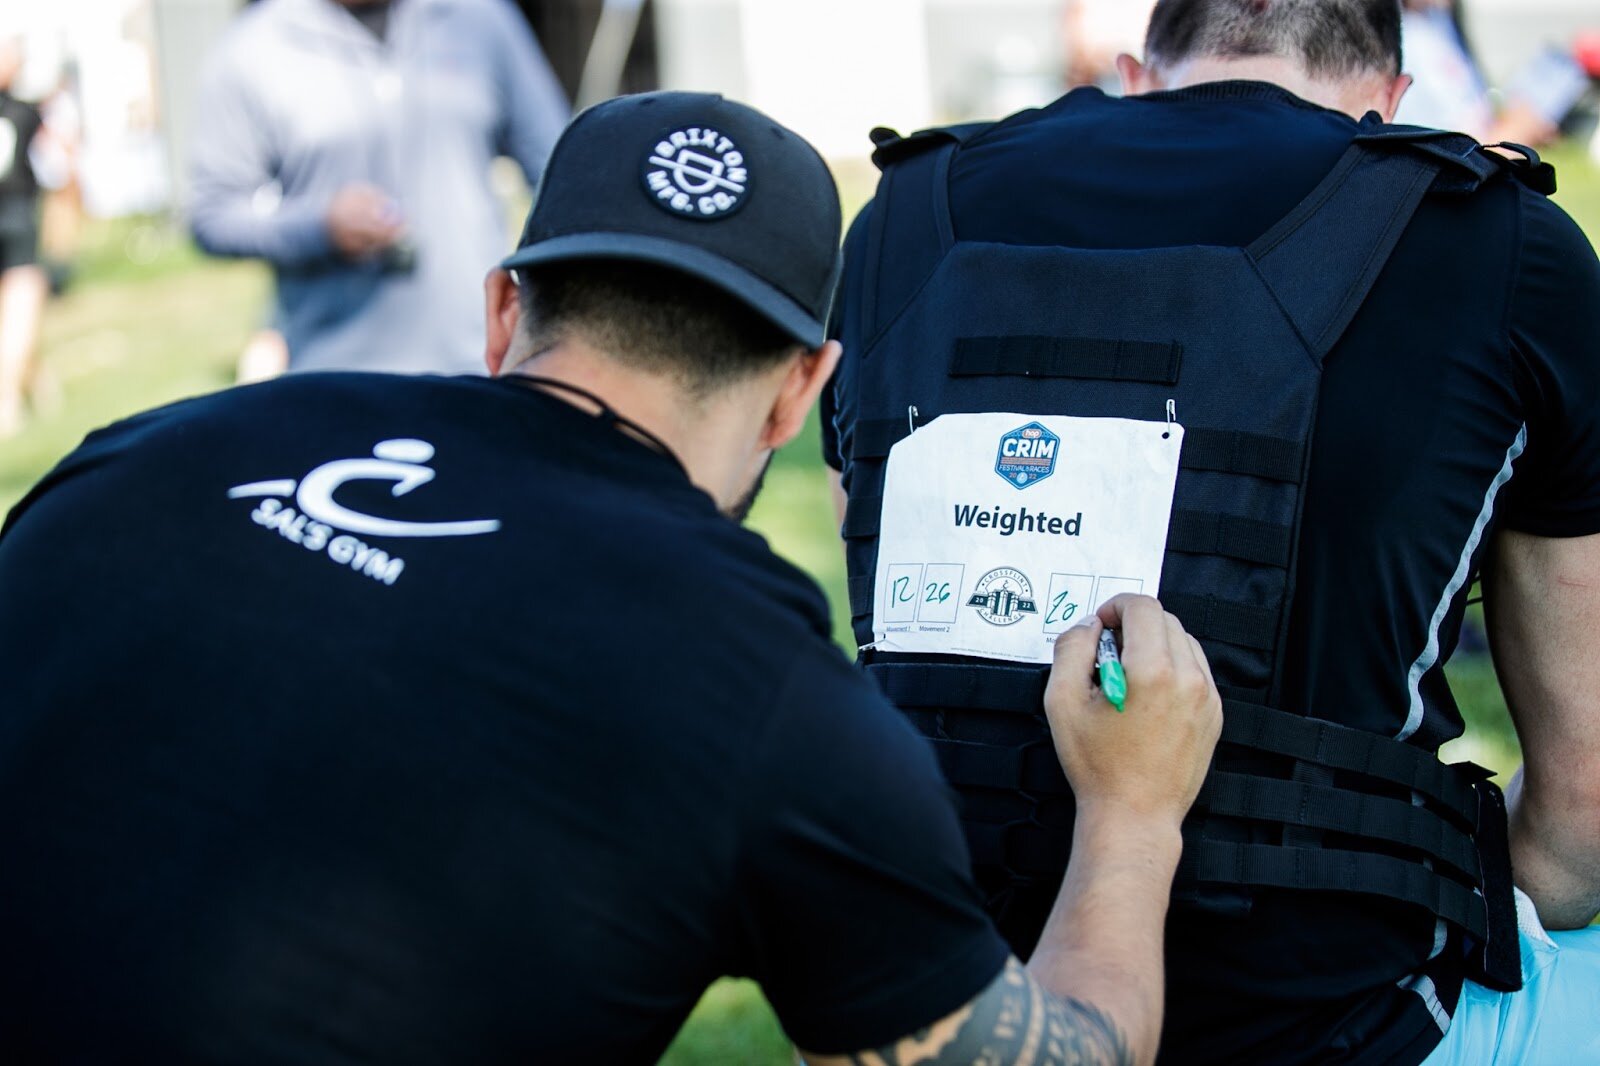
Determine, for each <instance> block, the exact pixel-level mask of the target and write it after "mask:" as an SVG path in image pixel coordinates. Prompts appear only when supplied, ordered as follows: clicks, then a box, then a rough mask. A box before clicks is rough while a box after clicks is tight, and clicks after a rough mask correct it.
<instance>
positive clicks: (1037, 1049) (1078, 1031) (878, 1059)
mask: <svg viewBox="0 0 1600 1066" xmlns="http://www.w3.org/2000/svg"><path fill="white" fill-rule="evenodd" d="M849 1061H850V1062H851V1063H852V1064H853V1066H919V1064H921V1066H956V1064H958V1063H959V1064H961V1066H1013V1064H1015V1066H1132V1064H1133V1053H1132V1052H1131V1051H1130V1050H1129V1048H1128V1040H1127V1037H1126V1036H1124V1035H1123V1033H1122V1031H1121V1030H1120V1029H1118V1028H1117V1025H1116V1023H1115V1022H1114V1021H1112V1020H1111V1018H1110V1017H1108V1016H1107V1015H1106V1014H1105V1012H1103V1011H1101V1010H1099V1009H1098V1008H1096V1007H1095V1006H1094V1005H1093V1004H1091V1003H1084V1002H1081V1001H1079V1000H1076V999H1062V998H1060V997H1057V996H1053V995H1051V994H1050V993H1049V992H1046V991H1045V990H1044V989H1043V988H1041V987H1040V986H1039V984H1038V983H1037V982H1035V981H1034V979H1033V978H1032V977H1031V976H1029V974H1028V971H1027V970H1025V969H1023V967H1022V964H1021V963H1020V962H1018V961H1017V960H1016V959H1012V960H1011V961H1010V962H1008V963H1007V964H1006V968H1005V971H1004V972H1003V973H1002V974H1001V975H1000V976H999V977H997V978H995V979H994V982H993V983H992V984H990V985H989V987H988V988H986V989H984V990H983V991H982V992H980V993H979V994H978V996H977V998H975V999H974V1000H973V1001H972V1002H971V1003H968V1004H967V1005H966V1006H965V1007H963V1008H961V1009H960V1010H959V1011H956V1012H955V1013H954V1014H952V1015H950V1016H949V1017H947V1018H944V1019H943V1020H941V1021H939V1022H936V1023H935V1024H933V1025H931V1026H929V1027H928V1028H927V1029H924V1030H922V1031H921V1032H917V1033H913V1034H912V1035H910V1036H907V1037H905V1038H903V1039H901V1040H897V1041H896V1042H895V1043H893V1044H890V1045H888V1046H887V1047H881V1048H878V1049H876V1050H874V1051H866V1052H862V1053H860V1054H858V1055H852V1056H850V1058H849Z"/></svg>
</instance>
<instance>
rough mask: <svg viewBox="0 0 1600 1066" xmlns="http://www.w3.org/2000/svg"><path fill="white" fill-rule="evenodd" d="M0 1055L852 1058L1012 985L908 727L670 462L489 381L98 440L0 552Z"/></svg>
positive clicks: (243, 405)
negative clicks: (704, 1052) (714, 988)
mask: <svg viewBox="0 0 1600 1066" xmlns="http://www.w3.org/2000/svg"><path fill="white" fill-rule="evenodd" d="M0 590H3V591H0V677H3V678H4V679H5V680H4V707H5V713H4V714H3V715H0V810H5V811H7V812H8V815H7V817H5V818H0V869H3V870H4V871H5V872H4V876H0V944H4V945H5V950H4V951H3V952H0V1059H3V1060H5V1061H17V1062H23V1061H40V1060H42V1059H44V1058H51V1059H54V1060H58V1061H81V1062H108V1061H124V1060H126V1061H141V1062H202V1061H204V1062H210V1061H221V1060H224V1059H226V1060H229V1061H252V1062H294V1063H318V1062H335V1061H337V1062H346V1061H350V1060H352V1059H361V1060H364V1061H381V1062H392V1063H410V1062H417V1063H421V1062H484V1063H487V1062H519V1063H522V1062H533V1061H548V1062H558V1061H561V1062H565V1061H573V1062H607V1063H610V1062H650V1061H654V1060H655V1058H656V1057H657V1056H658V1055H659V1054H660V1052H661V1051H662V1050H663V1049H664V1048H665V1046H666V1044H667V1043H668V1042H669V1040H670V1039H671V1038H672V1036H673V1034H674V1032H675V1031H676V1029H677V1028H678V1026H679V1024H680V1023H681V1022H682V1020H683V1018H684V1017H685V1015H686V1014H687V1013H688V1012H689V1010H690V1009H691V1008H692V1007H693V1006H694V1004H695V1002H696V1000H697V998H698V997H699V995H700V993H701V991H702V990H703V989H704V988H705V986H706V984H707V983H708V982H710V981H712V980H714V979H715V978H717V977H718V976H720V975H723V974H737V975H748V976H751V977H754V978H756V979H758V980H759V981H761V983H762V984H763V986H764V987H765V989H766V992H767V994H768V996H769V997H770V999H771V1000H772V1003H773V1005H774V1006H775V1008H776V1009H777V1011H778V1014H779V1016H780V1017H781V1019H782V1020H783V1023H784V1025H785V1026H786V1028H787V1029H788V1031H789V1033H790V1035H791V1036H792V1037H793V1038H794V1039H795V1040H796V1041H798V1042H799V1043H800V1044H802V1045H804V1046H809V1047H811V1048H813V1049H817V1050H821V1051H833V1052H842V1051H845V1050H852V1049H858V1048H861V1047H865V1046H872V1045H876V1044H880V1043H882V1042H885V1041H887V1040H890V1039H893V1038H895V1037H897V1036H899V1035H903V1034H904V1033H905V1032H908V1031H910V1030H913V1029H914V1028H917V1027H920V1026H923V1025H926V1024H928V1023H929V1022H931V1021H933V1020H936V1019H937V1018H939V1017H941V1016H943V1015H944V1014H945V1013H948V1012H949V1011H951V1010H953V1009H955V1008H957V1007H959V1006H960V1005H961V1004H962V1003H964V1002H965V1001H966V1000H967V999H969V998H970V997H971V996H973V995H974V994H975V993H977V992H978V991H980V990H981V989H982V988H983V987H984V986H985V985H986V984H987V983H988V982H989V981H991V980H992V979H993V978H994V977H995V976H996V975H997V974H998V973H999V971H1000V968H1001V966H1002V965H1003V963H1004V959H1005V956H1006V949H1005V946H1004V944H1003V943H1002V942H1001V941H1000V940H999V938H998V936H997V935H996V934H995V933H994V932H993V930H992V928H991V926H990V925H989V923H988V920H987V918H986V917H985V916H984V915H983V912H982V909H981V904H980V901H979V899H978V898H977V894H976V890H975V889H974V888H973V886H972V884H971V882H970V879H969V874H968V872H967V859H966V852H965V847H964V845H963V843H962V841H961V837H960V830H959V827H958V826H957V824H956V820H955V816H954V813H953V810H952V807H951V805H950V802H949V798H948V794H947V791H946V788H945V786H944V783H943V781H942V780H941V779H940V777H939V773H938V769H937V767H936V765H935V763H934V761H933V759H932V757H931V755H930V753H929V752H928V751H927V750H926V746H925V745H924V744H923V742H922V741H921V740H920V738H918V737H916V736H915V735H914V734H913V733H912V732H911V731H910V729H909V728H907V727H906V726H905V724H904V723H903V722H902V721H901V720H900V717H899V715H897V714H896V713H895V712H894V711H893V710H892V709H891V708H889V707H888V706H887V705H885V704H883V703H882V702H881V700H880V699H879V697H878V696H877V695H876V694H875V693H874V692H873V691H872V689H871V687H870V685H869V684H868V683H867V682H865V681H864V680H863V679H861V678H860V677H859V676H858V675H857V674H856V672H855V671H854V670H853V669H852V668H851V666H850V665H849V663H848V661H847V660H846V659H845V657H844V656H843V655H842V654H841V653H840V652H839V651H838V650H837V649H836V648H835V647H834V646H833V645H832V644H831V642H830V640H829V635H828V623H827V613H826V610H825V605H824V603H823V599H822V597H821V595H820V593H819V591H818V590H817V588H816V586H815V585H814V584H813V583H812V582H811V581H810V580H808V579H807V578H806V577H804V576H803V575H802V574H801V573H799V572H798V571H797V570H795V569H794V568H793V567H791V566H789V565H788V564H786V563H784V562H782V561H781V560H779V559H778V558H777V557H775V556H774V555H773V554H772V552H771V551H770V550H769V549H768V547H767V546H766V544H765V542H764V541H763V540H762V539H761V538H760V537H758V536H756V535H754V534H753V533H750V532H748V531H746V530H743V529H741V528H739V527H738V526H737V525H736V524H734V523H733V522H731V521H728V520H727V519H725V518H724V517H723V516H721V515H720V514H719V513H718V512H717V511H716V509H715V507H714V505H713V504H712V502H711V500H710V498H709V497H708V496H706V495H705V494H704V493H703V492H701V491H699V490H698V489H696V488H695V487H693V485H692V484H691V483H690V482H689V480H688V479H687V477H686V475H685V473H684V471H683V470H682V468H681V467H680V466H679V465H678V464H677V462H676V461H675V460H674V459H672V458H671V457H669V456H666V455H664V454H662V453H660V452H658V451H655V450H652V449H651V448H650V447H647V446H646V445H644V444H643V443H641V442H640V441H638V440H637V439H635V438H633V437H631V436H629V435H627V434H625V433H623V432H621V431H619V430H618V429H617V428H615V427H614V426H613V425H611V424H609V423H607V422H606V421H604V420H601V419H598V418H595V417H591V416H590V415H589V414H587V413H585V412H583V411H580V410H579V409H577V408H575V407H573V406H571V405H569V404H567V403H565V402H563V401H561V400H558V399H554V398H552V397H551V396H549V395H547V394H545V393H543V392H539V391H536V390H533V389H530V388H528V387H526V386H522V385H518V384H517V383H514V382H511V381H506V380H483V379H475V378H451V379H444V378H431V379H430V378H402V377H387V376H378V375H357V374H328V375H312V376H306V377H298V378H290V379H284V380H281V381H278V382H274V383H271V384H267V385H262V386H256V387H252V388H248V389H240V390H234V391H231V392H226V393H222V394H218V395H216V396H211V397H207V398H202V399H197V400H191V401H187V402H184V403H181V404H178V405H175V406H173V407H169V408H165V409H162V410H160V411H156V412H153V413H149V414H145V415H141V416H138V417H136V418H133V419H131V420H129V421H127V422H123V423H121V424H119V425H116V426H113V427H111V428H109V429H106V430H102V431H100V432H98V433H95V434H93V435H91V436H90V437H89V439H88V440H87V441H86V442H85V443H84V445H83V446H82V447H80V448H79V449H78V450H77V451H76V452H74V453H73V454H72V455H71V456H70V457H69V458H67V459H66V460H65V461H64V462H63V463H62V464H61V465H60V466H59V467H58V468H57V469H56V470H55V471H54V472H52V473H51V474H50V475H48V476H47V477H46V478H45V479H44V481H42V482H41V483H40V485H39V486H38V487H36V488H35V490H34V491H33V492H32V493H31V494H30V495H29V496H28V497H27V498H26V499H25V500H24V501H23V502H22V503H21V504H20V505H19V506H18V508H17V509H16V510H15V511H14V512H13V513H12V515H11V517H10V519H9V522H8V524H7V526H6V528H5V531H4V534H3V537H0Z"/></svg>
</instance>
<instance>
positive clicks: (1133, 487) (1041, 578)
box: [873, 414, 1183, 663]
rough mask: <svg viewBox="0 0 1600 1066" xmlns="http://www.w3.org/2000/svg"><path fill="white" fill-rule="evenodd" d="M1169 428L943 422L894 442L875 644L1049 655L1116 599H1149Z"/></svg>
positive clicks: (1008, 417) (1107, 421) (1088, 422)
mask: <svg viewBox="0 0 1600 1066" xmlns="http://www.w3.org/2000/svg"><path fill="white" fill-rule="evenodd" d="M1182 447H1183V427H1182V426H1181V425H1178V424H1177V423H1176V422H1168V421H1152V422H1144V421H1137V420H1133V419H1125V418H1070V417H1066V416H1036V415H1019V414H958V415H943V416H941V417H939V418H936V419H934V420H933V421H932V422H930V423H928V424H927V425H926V426H924V427H922V428H920V429H918V430H917V431H916V432H914V433H912V434H911V435H910V436H908V437H906V438H905V439H904V440H902V441H900V442H899V443H898V444H896V445H895V446H894V449H893V450H892V451H891V452H890V454H889V463H888V468H887V470H886V472H885V475H884V492H883V518H882V523H881V526H880V532H879V539H878V568H877V573H876V578H875V583H874V589H873V637H874V647H876V648H878V649H879V650H882V651H896V652H923V653H935V654H948V655H976V656H981V657H984V658H992V659H1007V660H1012V661H1016V662H1038V663H1046V662H1049V661H1050V658H1051V654H1052V650H1053V646H1054V643H1055V638H1056V637H1057V636H1058V635H1059V634H1060V633H1061V632H1062V631H1063V630H1065V629H1067V628H1069V627H1070V626H1074V625H1077V624H1078V623H1079V622H1082V621H1084V620H1086V619H1087V618H1088V617H1089V616H1090V615H1091V614H1092V613H1093V612H1094V611H1095V609H1096V608H1098V607H1099V606H1100V605H1101V604H1102V603H1104V602H1105V601H1106V600H1109V599H1111V598H1112V597H1113V596H1116V595H1118V594H1119V593H1123V592H1143V593H1148V594H1150V595H1154V594H1155V592H1156V590H1157V589H1158V588H1159V587H1160V584H1161V561H1162V556H1163V554H1164V553H1165V549H1166V542H1167V525H1168V522H1169V521H1170V519H1171V515H1172V496H1173V490H1174V488H1175V487H1176V485H1177V478H1178V456H1179V453H1180V452H1181V450H1182Z"/></svg>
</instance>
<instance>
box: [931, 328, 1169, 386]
mask: <svg viewBox="0 0 1600 1066" xmlns="http://www.w3.org/2000/svg"><path fill="white" fill-rule="evenodd" d="M1182 361H1183V346H1182V345H1181V344H1179V343H1178V342H1176V341H1173V342H1171V343H1169V344H1155V343H1151V342H1148V341H1128V340H1104V339H1101V338H1097V337H1049V336H1043V337H1028V336H1017V337H958V338H956V343H955V349H954V351H953V352H952V353H951V356H950V376H951V377H957V378H962V377H993V376H1012V377H1034V378H1078V379H1080V380H1088V381H1140V382H1147V383H1150V384H1155V385H1173V384H1176V383H1177V381H1178V367H1179V364H1180V363H1181V362H1182Z"/></svg>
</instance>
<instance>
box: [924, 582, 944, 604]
mask: <svg viewBox="0 0 1600 1066" xmlns="http://www.w3.org/2000/svg"><path fill="white" fill-rule="evenodd" d="M926 591H927V598H926V599H924V600H923V601H922V602H923V603H943V602H945V601H946V600H948V599H949V598H950V582H948V581H943V582H940V581H930V582H928V588H927V590H926Z"/></svg>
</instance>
